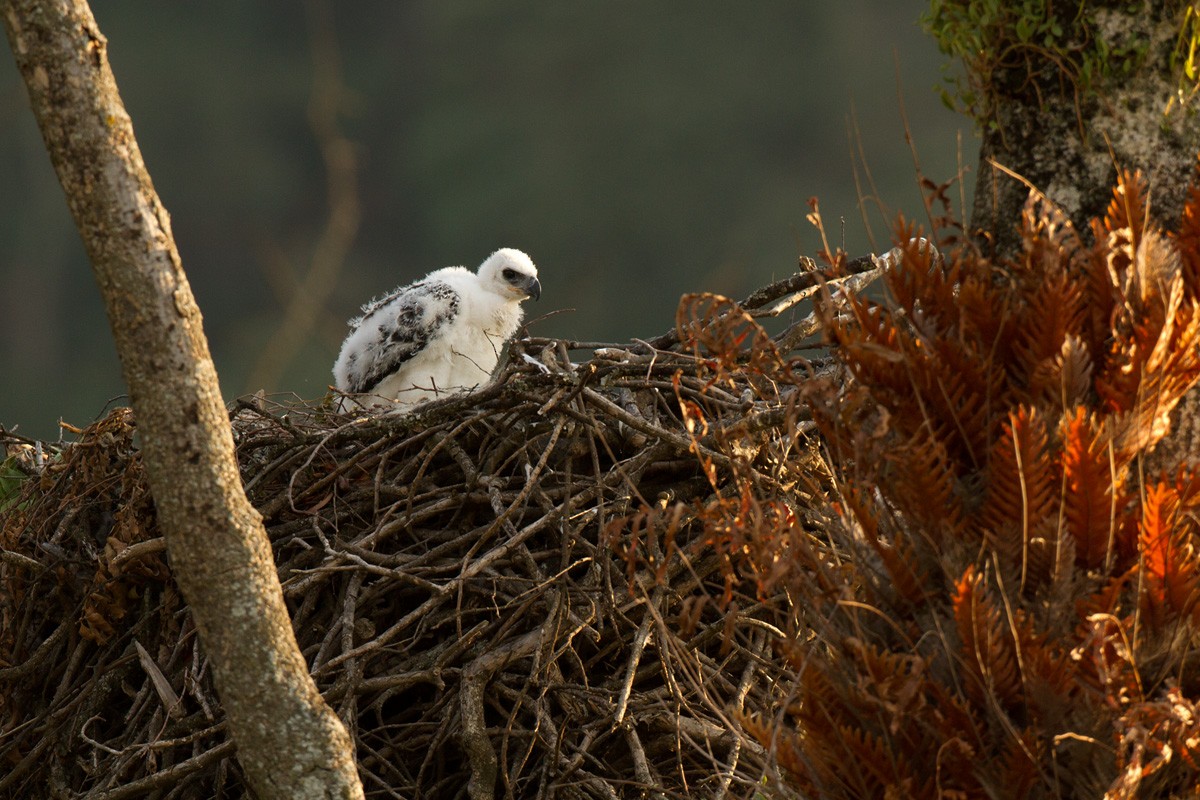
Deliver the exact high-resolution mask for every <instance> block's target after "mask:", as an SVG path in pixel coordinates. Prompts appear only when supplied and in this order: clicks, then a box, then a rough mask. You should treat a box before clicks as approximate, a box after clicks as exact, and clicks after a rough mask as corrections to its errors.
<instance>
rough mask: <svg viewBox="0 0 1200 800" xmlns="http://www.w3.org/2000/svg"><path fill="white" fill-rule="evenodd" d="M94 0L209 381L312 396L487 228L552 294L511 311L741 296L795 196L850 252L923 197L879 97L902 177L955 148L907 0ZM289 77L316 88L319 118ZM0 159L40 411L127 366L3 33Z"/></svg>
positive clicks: (963, 145) (615, 318) (6, 375)
mask: <svg viewBox="0 0 1200 800" xmlns="http://www.w3.org/2000/svg"><path fill="white" fill-rule="evenodd" d="M92 6H93V10H94V11H95V14H96V17H97V20H98V22H99V24H100V27H101V30H102V31H103V32H104V33H105V35H106V36H107V37H108V40H109V54H110V58H111V61H112V64H113V68H114V71H115V72H116V76H117V80H118V82H119V84H120V87H121V91H122V95H123V97H124V100H125V103H126V105H127V106H128V108H129V111H130V114H131V115H132V117H133V120H134V126H135V128H136V130H137V134H138V139H139V141H140V143H141V147H142V151H143V154H144V156H145V159H146V163H147V165H148V167H149V169H150V173H151V175H152V176H153V179H154V182H155V185H156V187H157V189H158V191H159V193H160V195H161V196H162V198H163V201H164V202H165V204H166V206H167V208H168V209H169V210H170V212H171V215H172V223H173V227H174V232H175V235H176V238H177V240H178V243H179V248H180V251H181V253H182V255H183V260H184V265H185V267H186V269H187V272H188V275H189V277H190V279H191V282H192V286H193V289H194V291H195V293H196V295H197V298H198V300H199V303H200V307H201V309H202V310H203V312H204V315H205V324H206V331H207V333H208V337H209V342H210V345H211V347H212V351H213V356H214V358H215V360H216V363H217V369H218V372H219V373H220V376H221V382H222V387H223V389H224V392H225V395H226V397H227V398H232V397H234V396H237V395H239V394H243V393H247V392H252V391H254V390H257V389H260V388H261V389H266V390H267V391H268V392H291V393H295V394H298V395H300V396H302V397H305V398H314V397H320V396H321V395H322V394H323V393H324V391H325V387H326V386H327V384H328V383H329V382H330V381H331V377H330V368H331V365H332V363H333V359H334V357H335V356H336V354H337V348H338V346H339V344H340V341H341V338H342V336H343V335H344V333H345V330H346V328H345V321H346V319H347V318H349V317H351V316H352V315H354V314H355V313H356V311H357V309H358V306H359V305H360V304H361V303H363V302H365V301H366V300H368V299H369V298H371V297H372V296H373V295H375V294H378V293H380V292H382V291H384V290H387V289H389V288H391V287H393V286H396V285H398V284H402V283H407V282H409V281H411V280H413V279H415V278H418V277H420V276H421V275H423V274H425V272H427V271H429V270H431V269H433V268H436V267H440V266H445V265H448V264H465V265H468V266H470V267H472V268H473V267H474V266H476V265H477V264H478V263H479V262H480V261H482V260H483V259H484V258H485V257H486V256H487V255H488V254H489V253H491V252H492V251H493V250H495V249H496V248H497V247H501V246H510V247H518V248H520V249H523V250H525V251H526V252H528V253H529V254H530V255H531V256H532V257H533V259H534V261H535V262H536V263H537V264H538V266H539V269H540V270H541V276H542V284H543V287H544V293H543V296H542V300H541V302H540V303H537V304H530V305H529V307H528V312H527V316H528V317H531V318H535V317H538V316H541V315H543V314H547V313H549V312H560V313H555V314H552V315H551V316H549V317H547V318H546V319H544V320H541V321H537V322H534V324H533V327H532V332H534V333H535V334H542V335H552V336H563V337H568V338H572V339H582V340H607V341H628V340H629V339H630V338H632V337H646V336H652V335H655V334H658V333H661V332H663V331H664V330H666V329H668V328H669V327H670V326H671V325H672V324H673V315H674V309H675V305H676V302H677V300H678V298H679V295H680V294H681V293H683V292H687V291H697V290H704V291H714V292H720V293H722V294H727V295H731V296H734V297H740V296H743V295H745V294H747V293H748V292H749V291H751V290H752V289H754V288H755V287H757V286H760V285H762V284H763V283H766V282H768V281H770V280H772V279H773V278H778V277H782V276H785V275H787V274H790V272H791V271H792V270H793V269H794V266H795V264H796V259H797V256H798V255H800V254H808V255H812V254H814V253H815V252H816V251H817V250H818V249H819V248H820V239H819V237H818V235H817V233H816V231H815V230H814V229H813V228H812V226H811V225H809V224H808V223H807V222H806V221H805V215H806V214H807V213H808V207H807V201H808V199H809V198H810V197H813V196H816V197H818V198H819V199H820V203H821V211H822V214H823V216H824V218H825V221H826V223H827V226H828V228H829V234H830V237H831V240H832V243H833V244H837V243H838V240H839V239H843V238H844V243H845V247H846V249H847V250H849V251H850V252H851V254H862V253H865V252H868V251H871V250H881V249H886V248H887V247H889V246H890V244H889V242H890V236H891V220H892V219H893V217H894V215H895V214H896V213H898V212H902V213H904V214H906V215H908V216H910V217H914V218H916V219H918V220H920V219H922V216H921V215H922V206H921V202H920V193H919V190H918V187H917V180H916V171H915V169H914V165H913V160H912V157H911V155H910V151H909V147H908V145H907V144H906V141H905V129H904V124H903V117H902V113H901V104H902V102H903V106H904V108H905V111H906V113H907V118H908V123H909V129H910V131H911V135H912V139H913V144H914V145H915V147H916V148H917V150H918V151H919V155H920V163H921V168H922V171H923V172H924V173H925V174H926V175H928V176H929V177H931V178H933V179H935V180H937V181H943V180H947V179H949V178H951V177H953V176H954V175H955V174H956V173H957V172H958V170H959V166H960V160H961V161H962V162H965V163H966V164H967V165H969V166H970V167H971V168H972V169H973V167H974V160H975V154H976V152H977V142H976V139H975V138H974V135H973V131H972V130H971V128H970V123H969V122H968V121H967V120H965V119H964V118H961V117H958V116H957V115H955V114H953V113H951V112H950V111H948V110H946V109H945V108H944V107H942V105H941V103H940V100H939V99H938V95H937V91H936V87H937V86H938V84H939V83H940V82H941V74H940V72H939V66H940V65H941V63H942V61H943V59H942V57H941V56H940V54H939V53H938V52H937V48H936V46H935V44H934V43H933V41H932V39H930V38H929V37H928V36H927V35H925V34H924V33H923V32H922V30H921V29H920V25H919V23H918V19H919V16H920V14H921V13H922V12H923V11H924V10H925V8H926V6H927V3H926V0H870V1H869V0H843V2H838V3H832V2H795V1H794V0H793V1H791V2H785V1H783V0H759V1H758V2H754V3H738V4H733V3H728V2H718V0H692V2H687V3H635V2H627V1H625V0H610V1H609V2H553V1H552V0H513V2H503V3H502V2H481V0H439V1H435V0H405V1H403V2H391V3H369V4H368V3H362V4H335V3H332V2H331V3H330V4H329V5H322V4H319V3H309V4H305V3H295V2H283V0H257V1H252V0H240V1H238V2H235V1H234V0H213V1H212V2H207V3H198V2H170V3H164V2H161V0H159V1H158V2H150V0H122V1H121V2H115V1H114V0H93V3H92ZM314 65H317V66H314ZM314 78H317V79H320V81H324V83H320V82H319V83H318V85H320V86H326V87H328V86H330V85H332V86H333V87H334V88H333V89H332V90H331V91H324V92H323V94H322V95H321V96H326V97H332V98H334V99H335V100H336V111H337V113H336V115H335V116H332V117H331V116H330V115H329V114H325V115H318V117H319V118H320V119H323V120H324V123H323V124H324V126H325V127H322V125H321V124H318V125H314V124H312V123H311V121H310V114H309V106H310V97H311V96H312V94H313V91H314ZM330 81H331V82H332V83H330ZM339 86H340V87H341V88H338V87H339ZM852 120H853V121H854V122H852ZM855 122H856V127H857V130H858V133H857V134H853V133H852V130H853V128H854V127H855ZM330 125H333V126H334V127H333V128H332V129H331V128H330V127H329V126H330ZM319 130H324V131H325V133H324V134H318V131H319ZM331 130H333V131H334V132H333V133H331V132H330V131H331ZM322 136H324V137H325V139H324V141H329V140H330V137H333V140H335V141H336V140H338V139H339V138H341V139H344V140H347V141H348V142H350V143H352V147H351V148H350V150H349V152H350V153H352V156H353V171H352V173H346V172H345V170H343V171H342V172H341V173H338V174H343V175H345V174H352V175H353V176H354V177H355V179H356V185H355V186H354V190H353V197H354V198H356V200H357V208H358V210H359V212H360V214H361V217H360V220H359V221H360V224H359V225H358V227H357V235H356V236H354V237H353V239H352V240H351V239H346V240H345V241H346V242H347V243H348V244H349V246H348V249H346V251H345V253H344V258H343V257H341V255H340V253H339V251H338V248H337V247H336V246H335V247H333V248H332V249H328V250H326V251H324V252H326V253H327V254H330V255H329V257H327V258H324V259H321V258H318V261H320V262H321V263H323V264H324V266H325V268H326V269H327V274H329V275H331V276H332V278H331V281H332V282H331V284H330V289H329V291H328V292H325V291H324V290H321V289H320V288H319V286H318V287H316V288H315V289H313V287H311V286H310V289H313V291H310V292H309V294H308V297H309V299H311V300H312V301H313V305H314V314H313V315H312V316H311V319H304V317H305V315H300V317H299V318H298V320H297V321H298V322H299V323H300V324H299V326H298V327H297V329H296V331H295V332H293V333H291V334H288V335H286V336H284V337H283V338H280V336H279V329H280V326H281V324H283V321H284V319H285V318H286V316H287V312H286V309H287V307H288V305H289V303H290V302H291V300H292V295H293V294H294V289H295V287H296V286H297V285H299V281H300V280H301V279H302V278H303V276H304V275H305V274H306V273H307V272H308V270H309V269H310V267H311V266H312V264H313V263H314V252H316V251H317V250H318V242H319V241H320V240H321V235H322V231H323V229H324V228H325V226H326V222H327V219H328V217H329V210H330V206H331V199H330V198H331V195H330V192H329V191H327V171H326V164H325V162H324V160H323V158H322V147H321V142H322V141H323V139H322ZM860 150H861V155H862V156H864V157H865V164H864V162H863V160H862V158H860V157H859V151H860ZM856 164H857V169H858V173H859V179H860V181H862V182H863V183H864V185H863V188H862V192H863V193H865V194H869V195H872V198H871V199H870V200H867V201H866V202H865V206H866V212H865V213H866V216H867V219H868V220H869V223H870V229H871V231H872V232H873V239H874V241H872V235H871V233H869V232H868V229H867V227H866V225H865V224H864V221H863V217H864V212H863V210H862V205H863V204H862V203H860V199H859V198H860V192H859V191H858V190H857V189H856V187H855V177H854V169H855V165H856ZM865 170H869V171H870V177H871V178H872V179H873V185H874V187H875V189H876V190H877V194H876V193H875V192H872V190H871V189H870V187H868V186H866V185H865V182H866V178H867V176H866V172H865ZM970 178H971V176H970V175H968V176H967V184H968V185H967V186H966V187H965V191H966V196H967V197H968V199H969V197H970V191H971V190H970V185H969V184H970ZM0 185H2V186H3V190H2V191H0V381H2V382H3V383H2V386H3V389H2V390H0V425H4V426H6V427H7V428H9V429H10V430H11V429H13V428H14V427H17V429H18V430H19V431H20V432H21V433H24V434H26V435H29V436H36V437H39V438H56V437H57V436H58V425H57V422H58V420H59V419H60V418H61V419H64V420H66V421H68V422H71V423H74V424H78V425H81V424H85V423H87V422H89V421H91V420H92V419H93V418H95V417H97V416H98V415H100V414H101V413H102V412H103V410H104V409H105V407H106V405H107V404H109V403H110V402H111V401H113V400H114V398H115V399H116V400H115V402H117V403H123V402H124V400H123V398H121V397H120V396H121V394H122V392H123V391H124V388H123V384H122V381H121V376H120V366H119V364H118V362H117V359H116V355H115V352H114V350H113V345H112V342H111V336H110V334H109V330H108V325H107V322H106V321H105V318H104V313H103V309H102V307H101V305H100V302H99V298H98V292H97V290H96V288H95V286H94V284H93V281H92V277H91V272H90V270H89V268H88V265H87V261H86V258H85V256H84V254H83V250H82V247H81V245H80V242H79V238H78V235H77V234H76V232H75V230H74V227H73V225H72V222H71V219H70V217H69V215H68V213H67V209H66V204H65V202H64V200H63V198H62V196H61V192H60V189H59V187H58V184H57V182H56V181H55V178H54V175H53V172H52V170H51V168H50V166H49V162H48V159H47V157H46V154H45V152H44V151H43V149H42V144H41V140H40V137H39V134H38V131H37V128H36V126H35V124H34V121H33V119H32V116H31V115H30V113H29V111H28V106H27V102H26V98H25V91H24V86H23V84H22V83H21V81H20V78H19V76H18V75H17V72H16V69H15V67H14V66H13V64H12V59H11V55H8V54H7V53H6V54H5V55H4V56H3V57H0ZM955 196H957V192H955ZM337 205H338V207H339V208H341V209H342V210H343V211H347V210H349V211H353V206H352V205H347V204H346V203H345V202H344V201H338V203H337ZM353 216H354V215H353V214H352V213H351V214H350V215H349V217H348V218H349V219H351V220H352V218H353ZM343 219H347V217H343ZM843 220H844V224H843ZM353 229H354V226H353V224H350V225H349V226H348V227H347V230H348V231H350V232H352V231H353ZM565 309H570V310H565ZM272 342H274V343H272ZM264 354H268V357H267V358H266V359H265V360H264Z"/></svg>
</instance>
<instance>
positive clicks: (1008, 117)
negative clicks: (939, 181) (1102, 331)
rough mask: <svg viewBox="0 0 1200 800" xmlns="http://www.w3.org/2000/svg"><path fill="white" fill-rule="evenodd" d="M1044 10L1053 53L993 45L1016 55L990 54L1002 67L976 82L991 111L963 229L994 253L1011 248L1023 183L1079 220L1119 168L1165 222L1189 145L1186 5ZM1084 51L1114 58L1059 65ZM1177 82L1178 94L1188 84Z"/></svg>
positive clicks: (1195, 130) (1104, 197)
mask: <svg viewBox="0 0 1200 800" xmlns="http://www.w3.org/2000/svg"><path fill="white" fill-rule="evenodd" d="M1052 5H1054V6H1056V11H1057V12H1058V19H1059V20H1061V21H1062V24H1063V26H1064V27H1066V31H1065V34H1064V38H1063V39H1062V40H1059V41H1058V42H1057V43H1056V45H1055V47H1056V48H1059V52H1057V53H1056V52H1053V51H1052V50H1051V49H1047V48H1045V47H1042V46H1041V45H1040V43H1039V42H1036V41H1035V42H1033V43H1031V44H1030V45H1029V46H1028V48H1026V49H1021V48H1018V47H1016V46H1015V45H1012V44H1011V43H1007V44H1003V45H999V46H1003V47H1008V48H1009V52H1020V53H1024V55H1021V56H1019V57H1015V58H1011V59H1010V60H1009V61H1007V62H1000V61H999V59H997V61H996V62H994V63H1003V64H1005V66H1004V67H1003V68H999V69H996V71H995V72H993V73H991V74H990V76H989V77H987V78H986V81H987V83H988V84H990V89H991V91H994V92H995V100H994V103H993V105H992V107H991V109H990V118H989V119H985V120H980V122H981V123H982V124H983V126H984V132H983V142H982V146H981V148H980V160H979V170H978V179H977V183H976V188H975V202H974V208H973V212H972V217H971V225H972V228H973V229H975V230H977V231H979V230H982V231H987V232H988V235H989V236H990V237H992V244H993V245H994V247H995V249H996V252H997V253H1000V254H1011V253H1013V252H1015V249H1016V248H1017V246H1018V244H1019V241H1018V237H1017V226H1016V224H1015V223H1014V220H1018V219H1020V213H1019V212H1020V209H1021V206H1022V204H1023V203H1024V202H1025V199H1026V197H1028V195H1029V189H1030V185H1032V187H1034V188H1036V189H1037V190H1039V191H1041V192H1042V193H1044V194H1045V195H1046V196H1047V197H1048V198H1049V199H1050V200H1052V201H1053V202H1055V203H1057V204H1058V205H1059V206H1060V207H1061V208H1062V209H1063V210H1065V211H1066V212H1067V214H1068V215H1069V216H1070V217H1071V219H1072V220H1074V222H1075V224H1076V225H1077V226H1081V227H1085V226H1086V223H1087V221H1088V220H1089V219H1091V218H1092V217H1096V216H1100V215H1102V214H1103V212H1104V208H1105V206H1106V205H1107V203H1108V201H1109V199H1110V198H1111V196H1112V188H1111V187H1112V186H1113V185H1114V184H1115V181H1116V171H1117V169H1118V168H1122V169H1135V168H1136V169H1140V170H1142V171H1143V173H1144V174H1145V175H1146V177H1147V179H1148V180H1149V183H1150V198H1151V214H1152V216H1153V217H1155V218H1156V219H1157V220H1158V221H1159V222H1160V224H1165V225H1167V226H1168V227H1172V228H1173V227H1175V226H1176V224H1177V223H1178V219H1179V213H1180V210H1181V209H1182V208H1183V204H1184V200H1185V197H1186V193H1187V186H1188V182H1189V181H1190V180H1191V178H1192V176H1193V174H1194V168H1195V163H1196V155H1197V152H1198V151H1200V118H1198V117H1197V116H1196V107H1195V104H1196V98H1192V99H1191V104H1190V106H1189V107H1185V106H1183V105H1181V103H1180V102H1179V90H1180V75H1181V72H1180V70H1181V60H1182V58H1183V57H1186V55H1187V53H1186V44H1187V42H1186V38H1185V40H1184V42H1183V45H1184V47H1183V48H1182V49H1181V48H1180V46H1179V45H1180V41H1181V39H1180V32H1181V27H1182V23H1183V19H1184V17H1183V14H1184V10H1185V8H1186V5H1187V4H1184V3H1179V2H1174V0H1148V2H1145V3H1134V4H1130V3H1105V2H1089V3H1086V4H1083V5H1080V4H1078V3H1076V2H1069V3H1065V2H1062V1H1061V0H1060V2H1057V3H1054V4H1052ZM1109 6H1111V8H1110V7H1109ZM1084 15H1086V17H1085V16H1084ZM1082 19H1086V24H1087V29H1086V32H1085V31H1084V28H1083V23H1081V22H1080V20H1082ZM1072 25H1074V26H1075V27H1071V26H1072ZM1084 48H1088V49H1089V50H1088V51H1089V52H1099V53H1112V54H1116V55H1112V56H1111V57H1108V58H1101V57H1096V58H1095V59H1094V60H1093V63H1096V64H1099V65H1100V66H1098V67H1091V66H1090V65H1089V69H1088V70H1087V74H1086V75H1085V74H1083V73H1081V72H1080V71H1079V69H1078V65H1077V64H1076V65H1072V64H1070V63H1069V59H1070V58H1072V57H1074V56H1075V54H1076V53H1077V52H1078V50H1082V49H1084ZM1173 54H1174V58H1173ZM1185 83H1189V82H1186V81H1185ZM1183 88H1184V91H1185V98H1186V93H1187V91H1190V87H1189V86H1188V85H1185V86H1184V87H1183ZM1168 109H1169V110H1168ZM996 165H999V167H998V166H996ZM1001 167H1002V168H1003V169H1001ZM1009 171H1011V173H1015V174H1016V175H1019V176H1021V177H1022V178H1024V179H1025V181H1028V184H1029V185H1027V184H1026V183H1024V182H1022V181H1021V180H1018V179H1016V178H1014V177H1013V176H1012V175H1011V174H1008V173H1009Z"/></svg>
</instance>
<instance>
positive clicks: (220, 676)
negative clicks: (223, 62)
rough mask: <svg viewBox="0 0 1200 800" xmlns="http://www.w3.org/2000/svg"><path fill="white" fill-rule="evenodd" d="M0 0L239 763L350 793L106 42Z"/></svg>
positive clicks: (309, 787) (67, 10)
mask: <svg viewBox="0 0 1200 800" xmlns="http://www.w3.org/2000/svg"><path fill="white" fill-rule="evenodd" d="M0 14H2V15H3V18H4V26H5V29H6V31H7V34H8V40H9V44H10V46H11V48H12V51H13V54H14V56H15V57H16V61H17V66H18V68H19V69H20V71H21V74H22V76H23V77H24V80H25V83H26V85H27V87H28V90H29V97H30V101H31V105H32V107H33V111H34V114H35V115H36V116H37V119H38V123H39V125H40V127H41V130H42V136H43V138H44V139H45V143H46V148H47V150H48V151H49V153H50V157H51V160H52V161H53V163H54V167H55V170H56V171H57V173H58V177H59V181H60V182H61V183H62V186H63V190H64V192H65V193H66V197H67V202H68V204H69V206H70V208H71V213H72V214H73V216H74V218H75V222H76V225H77V226H78V228H79V232H80V234H81V236H82V237H83V241H84V245H85V247H86V249H87V252H88V255H89V258H90V259H91V262H92V267H93V269H94V272H95V275H96V280H97V282H98V283H99V285H100V289H101V292H102V294H103V296H104V301H105V305H106V307H107V310H108V315H109V321H110V324H111V326H112V331H113V336H114V337H115V339H116V345H117V352H118V354H119V355H120V358H121V363H122V368H123V371H124V375H125V380H126V382H127V384H128V386H129V395H130V399H131V401H132V405H133V407H134V411H135V414H136V418H137V424H138V430H139V432H140V435H141V438H142V453H143V457H144V459H145V466H146V473H147V476H148V479H149V482H150V487H151V491H152V494H153V496H154V501H155V505H156V508H157V513H158V518H159V523H160V525H161V527H162V529H163V531H164V534H165V536H166V539H167V546H168V552H169V555H170V559H171V565H172V569H173V571H174V574H175V577H176V580H177V582H178V583H179V586H180V588H181V589H182V591H183V594H184V596H185V597H186V599H187V600H188V603H189V604H190V606H191V610H192V614H193V616H194V618H195V620H196V624H197V627H198V628H199V631H200V638H201V641H202V643H203V645H204V647H205V650H206V651H207V653H208V655H209V658H210V660H211V663H212V667H213V673H214V678H215V680H216V685H217V690H218V692H219V693H220V696H221V701H222V704H223V705H224V708H225V711H226V714H227V717H228V720H229V725H230V729H231V731H232V733H233V736H234V739H235V741H236V743H237V746H238V758H239V760H240V761H241V763H242V765H243V768H244V769H245V772H246V776H247V778H248V780H249V781H250V784H251V786H252V788H253V790H254V792H255V793H256V794H257V795H258V796H259V797H262V798H280V799H281V800H282V799H283V798H287V799H288V800H292V799H293V798H355V797H362V794H363V793H362V787H361V785H360V783H359V779H358V774H357V771H356V768H355V764H354V758H353V747H352V743H351V741H350V739H349V736H348V735H347V733H346V730H345V728H344V727H343V726H342V724H341V722H340V721H339V720H338V718H337V716H336V715H335V714H334V713H333V712H332V711H331V710H330V709H329V707H328V706H327V705H326V704H325V703H324V701H323V700H322V698H321V696H320V694H319V693H318V692H317V689H316V687H315V685H314V684H313V682H312V679H311V677H310V676H309V674H308V669H307V665H306V664H305V661H304V659H303V657H302V656H301V654H300V652H299V649H298V647H297V645H296V640H295V636H294V634H293V631H292V627H291V623H290V621H289V619H288V615H287V609H286V606H285V605H284V602H283V594H282V591H281V589H280V586H279V580H278V577H277V575H276V572H275V564H274V560H273V558H272V554H271V548H270V545H269V543H268V540H267V537H266V533H265V531H264V530H263V526H262V520H261V518H260V516H259V515H258V513H257V512H256V511H255V510H254V508H253V507H251V505H250V504H249V502H248V501H247V499H246V496H245V493H244V492H243V490H242V486H241V481H240V477H239V473H238V467H237V463H236V461H235V459H234V449H233V437H232V434H231V432H230V426H229V418H228V416H227V412H226V410H225V406H224V403H223V402H222V399H221V394H220V389H219V386H218V384H217V375H216V370H215V368H214V366H213V362H212V358H211V357H210V355H209V352H208V344H207V342H206V340H205V337H204V333H203V330H202V326H201V317H200V310H199V308H198V307H197V306H196V302H195V299H194V298H193V296H192V292H191V289H190V288H189V286H188V282H187V279H186V277H185V275H184V272H183V268H182V265H181V263H180V259H179V253H178V251H177V250H176V247H175V242H174V239H173V237H172V235H171V226H170V222H169V220H168V217H167V213H166V210H165V209H164V208H163V207H162V204H161V203H160V202H159V199H158V196H157V194H156V193H155V191H154V187H153V185H152V184H151V182H150V177H149V175H148V174H147V172H146V168H145V165H144V163H143V161H142V156H141V153H140V152H139V150H138V146H137V142H136V141H135V139H134V134H133V126H132V124H131V122H130V119H129V116H128V114H127V113H126V112H125V108H124V106H123V104H122V102H121V99H120V96H119V94H118V92H117V86H116V82H115V79H114V78H113V74H112V70H111V69H110V67H109V63H108V56H107V52H106V50H107V42H106V41H105V39H104V37H103V36H102V35H101V33H100V30H99V28H98V27H97V25H96V22H95V19H94V18H93V17H92V13H91V10H90V9H89V7H88V5H87V3H86V2H85V0H55V2H44V1H43V0H0Z"/></svg>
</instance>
